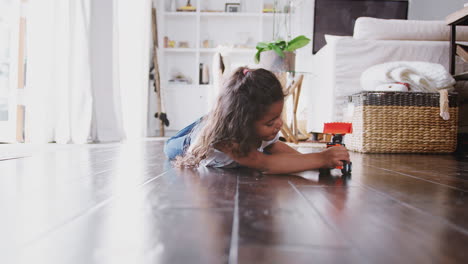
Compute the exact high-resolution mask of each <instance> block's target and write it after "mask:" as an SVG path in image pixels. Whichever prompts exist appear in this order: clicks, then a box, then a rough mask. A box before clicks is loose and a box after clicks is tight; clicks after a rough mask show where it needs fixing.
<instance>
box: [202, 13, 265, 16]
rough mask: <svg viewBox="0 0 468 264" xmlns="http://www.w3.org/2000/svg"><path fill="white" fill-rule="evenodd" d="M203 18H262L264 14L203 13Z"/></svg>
mask: <svg viewBox="0 0 468 264" xmlns="http://www.w3.org/2000/svg"><path fill="white" fill-rule="evenodd" d="M200 16H201V17H261V16H262V13H243V12H238V13H228V12H201V13H200Z"/></svg>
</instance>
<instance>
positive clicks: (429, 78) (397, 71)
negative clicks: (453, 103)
mask: <svg viewBox="0 0 468 264" xmlns="http://www.w3.org/2000/svg"><path fill="white" fill-rule="evenodd" d="M360 81H361V87H362V89H363V90H364V91H375V90H376V89H382V88H384V87H385V85H387V86H389V85H395V83H407V84H409V87H410V91H411V92H426V93H432V92H440V101H441V103H440V116H441V117H442V118H443V119H444V120H448V119H449V118H450V116H449V113H448V90H449V89H453V85H455V79H453V77H452V75H451V74H450V73H448V72H447V70H446V69H445V67H444V66H443V65H441V64H437V63H430V62H420V61H395V62H388V63H383V64H378V65H374V66H372V67H370V68H368V69H367V70H365V71H364V72H363V73H362V75H361V80H360Z"/></svg>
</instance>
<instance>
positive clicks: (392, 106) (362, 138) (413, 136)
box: [345, 92, 458, 153]
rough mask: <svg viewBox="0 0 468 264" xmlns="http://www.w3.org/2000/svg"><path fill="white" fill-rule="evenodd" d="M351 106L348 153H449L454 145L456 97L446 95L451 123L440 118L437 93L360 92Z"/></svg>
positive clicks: (454, 95) (455, 142)
mask: <svg viewBox="0 0 468 264" xmlns="http://www.w3.org/2000/svg"><path fill="white" fill-rule="evenodd" d="M349 101H350V102H352V103H353V104H354V113H353V133H352V134H349V135H346V137H345V140H346V146H347V148H348V149H350V150H353V151H358V152H363V153H449V152H453V151H455V148H456V144H457V124H458V107H457V98H456V94H450V95H449V108H450V110H449V113H450V119H449V120H443V119H442V118H441V117H440V116H439V113H440V109H439V94H438V93H405V92H363V93H359V94H355V95H352V96H350V97H349Z"/></svg>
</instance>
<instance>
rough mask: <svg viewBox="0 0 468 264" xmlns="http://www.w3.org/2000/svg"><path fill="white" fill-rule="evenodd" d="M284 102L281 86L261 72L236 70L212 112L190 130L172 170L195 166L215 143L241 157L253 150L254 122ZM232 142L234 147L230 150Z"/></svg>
mask: <svg viewBox="0 0 468 264" xmlns="http://www.w3.org/2000/svg"><path fill="white" fill-rule="evenodd" d="M283 99H284V93H283V89H282V86H281V83H280V82H279V81H278V79H277V78H276V76H275V75H274V74H273V73H272V72H270V71H268V70H265V69H248V68H246V67H240V68H238V69H236V70H235V71H234V72H233V73H232V74H231V76H230V77H229V78H228V79H227V80H226V81H225V82H224V84H223V87H222V89H221V93H220V95H219V96H218V99H217V102H216V105H215V107H214V108H213V110H212V111H211V112H210V113H209V114H208V115H207V116H205V117H204V118H203V120H202V121H201V122H200V124H199V125H198V126H199V127H198V128H197V127H196V128H194V130H193V131H197V130H199V131H198V136H197V139H196V140H194V142H192V144H191V145H190V147H189V148H188V150H187V151H186V152H185V154H184V155H182V156H178V157H177V158H176V160H175V162H174V164H175V166H176V167H198V165H199V163H200V161H201V160H203V159H205V158H206V157H207V155H208V152H209V151H210V148H213V147H214V146H216V145H217V144H224V145H225V146H227V147H231V149H232V151H233V153H234V155H236V156H239V157H243V156H245V155H247V153H248V152H249V151H250V150H251V149H253V148H256V147H255V144H256V143H257V142H258V140H259V138H258V136H257V135H256V133H255V127H254V122H255V121H257V120H259V119H261V117H262V116H263V115H264V114H265V113H266V111H267V110H268V108H269V107H270V106H271V105H272V104H273V103H275V102H278V101H280V100H283ZM233 143H235V145H236V146H238V147H233V146H234V145H233Z"/></svg>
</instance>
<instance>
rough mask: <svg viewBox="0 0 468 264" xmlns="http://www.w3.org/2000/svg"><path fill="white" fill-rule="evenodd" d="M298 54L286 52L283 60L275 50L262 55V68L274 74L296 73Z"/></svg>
mask: <svg viewBox="0 0 468 264" xmlns="http://www.w3.org/2000/svg"><path fill="white" fill-rule="evenodd" d="M295 66H296V53H294V52H292V51H286V52H284V58H281V57H280V56H279V55H278V54H276V52H274V51H273V50H268V51H264V52H262V53H260V67H261V68H264V69H266V70H269V71H272V72H285V71H294V70H295V69H296V67H295Z"/></svg>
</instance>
